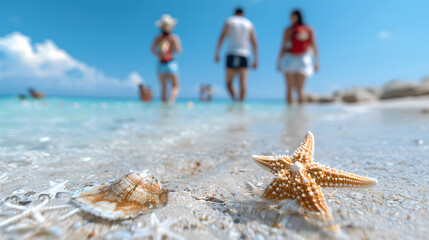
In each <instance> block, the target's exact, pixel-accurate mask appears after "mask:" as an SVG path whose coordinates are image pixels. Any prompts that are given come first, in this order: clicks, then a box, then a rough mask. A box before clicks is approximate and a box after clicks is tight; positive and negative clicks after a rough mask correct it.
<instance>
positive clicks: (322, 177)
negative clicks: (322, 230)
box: [252, 132, 377, 221]
mask: <svg viewBox="0 0 429 240" xmlns="http://www.w3.org/2000/svg"><path fill="white" fill-rule="evenodd" d="M313 150H314V138H313V134H312V133H311V132H308V134H307V137H306V138H305V140H304V142H303V143H302V145H301V146H300V147H299V148H298V149H297V150H296V151H295V153H294V154H293V156H286V155H281V156H258V155H253V156H252V157H253V159H254V160H255V161H256V162H257V163H258V164H259V165H260V166H262V167H263V168H265V169H266V170H268V171H270V172H271V173H272V174H274V175H275V176H276V177H275V178H274V180H273V181H272V182H271V183H270V184H269V185H268V187H267V188H266V189H265V191H264V193H263V195H262V198H264V199H267V200H284V199H297V201H298V205H299V206H300V207H301V209H303V211H304V212H308V213H314V214H316V216H319V218H321V219H322V220H324V221H331V220H332V216H331V211H330V210H329V208H328V206H327V205H326V203H325V199H324V197H323V194H322V191H321V187H372V186H375V185H376V184H377V180H375V179H372V178H366V177H361V176H357V175H354V174H350V173H347V172H343V171H338V170H335V169H331V168H329V167H325V166H323V165H320V164H318V163H316V162H313Z"/></svg>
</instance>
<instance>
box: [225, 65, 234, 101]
mask: <svg viewBox="0 0 429 240" xmlns="http://www.w3.org/2000/svg"><path fill="white" fill-rule="evenodd" d="M234 73H235V70H234V69H232V68H227V69H226V88H227V89H228V92H229V95H230V96H231V98H232V101H235V91H234V85H233V84H232V83H233V80H234Z"/></svg>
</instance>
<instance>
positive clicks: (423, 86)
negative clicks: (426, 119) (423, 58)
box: [305, 77, 429, 103]
mask: <svg viewBox="0 0 429 240" xmlns="http://www.w3.org/2000/svg"><path fill="white" fill-rule="evenodd" d="M423 95H427V96H429V77H428V78H425V79H423V80H422V81H421V82H420V83H412V82H405V81H398V80H395V81H391V82H389V83H387V84H386V85H384V86H383V87H382V88H380V89H379V88H372V87H355V88H350V89H348V90H346V91H343V92H342V91H336V92H334V93H333V94H329V95H327V94H325V95H316V94H308V95H306V97H305V100H306V102H309V103H332V102H345V103H359V102H374V101H377V100H385V99H394V98H403V97H418V96H423Z"/></svg>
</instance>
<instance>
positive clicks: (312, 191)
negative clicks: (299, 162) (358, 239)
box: [292, 172, 332, 221]
mask: <svg viewBox="0 0 429 240" xmlns="http://www.w3.org/2000/svg"><path fill="white" fill-rule="evenodd" d="M294 175H295V180H294V183H296V184H294V187H293V194H292V197H293V198H296V199H298V204H299V205H300V207H301V208H302V209H303V211H304V212H305V213H308V214H311V215H313V216H317V217H318V218H320V220H323V221H331V220H332V216H331V210H329V208H328V206H327V205H326V202H325V199H324V197H323V194H322V191H321V189H320V187H319V186H318V185H317V183H316V181H315V180H314V179H313V178H312V177H311V175H309V174H307V173H305V172H300V173H298V174H294Z"/></svg>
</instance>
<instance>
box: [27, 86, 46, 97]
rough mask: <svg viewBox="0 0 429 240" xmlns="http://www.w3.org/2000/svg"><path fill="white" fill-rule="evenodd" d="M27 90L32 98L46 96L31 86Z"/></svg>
mask: <svg viewBox="0 0 429 240" xmlns="http://www.w3.org/2000/svg"><path fill="white" fill-rule="evenodd" d="M28 92H29V93H30V96H31V97H32V98H44V97H46V95H45V94H44V93H42V92H38V91H36V90H34V89H33V88H29V89H28Z"/></svg>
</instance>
